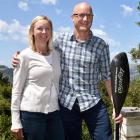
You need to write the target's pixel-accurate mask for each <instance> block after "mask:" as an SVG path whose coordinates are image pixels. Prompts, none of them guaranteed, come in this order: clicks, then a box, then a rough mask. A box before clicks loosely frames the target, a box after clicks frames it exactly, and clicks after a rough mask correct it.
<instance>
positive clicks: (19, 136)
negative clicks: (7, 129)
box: [11, 128, 23, 140]
mask: <svg viewBox="0 0 140 140" xmlns="http://www.w3.org/2000/svg"><path fill="white" fill-rule="evenodd" d="M11 131H12V133H13V134H14V136H15V137H16V138H17V139H20V140H23V129H22V128H19V129H13V130H11Z"/></svg>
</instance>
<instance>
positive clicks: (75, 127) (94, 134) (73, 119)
mask: <svg viewBox="0 0 140 140" xmlns="http://www.w3.org/2000/svg"><path fill="white" fill-rule="evenodd" d="M60 113H61V117H62V121H63V126H64V131H65V136H66V138H65V140H81V139H82V138H81V134H82V120H84V121H85V123H86V125H87V128H88V130H89V133H90V136H91V139H92V140H112V129H111V124H110V120H109V116H108V112H107V109H106V106H105V105H104V103H103V101H102V100H100V101H99V102H98V103H97V105H95V106H94V107H92V108H90V109H88V110H86V111H83V112H80V108H79V105H78V102H77V101H76V102H75V104H74V106H73V108H72V110H69V109H67V108H65V107H63V106H62V105H60Z"/></svg>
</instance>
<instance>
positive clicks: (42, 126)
mask: <svg viewBox="0 0 140 140" xmlns="http://www.w3.org/2000/svg"><path fill="white" fill-rule="evenodd" d="M93 16H94V15H93V11H92V7H91V6H90V5H89V4H88V3H86V2H81V3H78V4H77V5H76V6H75V7H74V9H73V13H72V16H71V18H72V21H73V23H74V31H73V33H64V34H61V35H59V36H58V37H57V38H56V39H55V40H54V41H53V43H52V36H53V35H52V34H53V26H52V22H51V20H50V19H49V18H48V17H46V16H37V17H35V18H34V19H33V20H32V23H31V25H30V28H29V42H30V45H29V46H30V47H28V48H26V49H25V50H23V51H22V52H21V53H20V54H19V55H17V56H14V59H13V66H14V67H15V69H14V77H13V88H12V102H11V112H12V127H11V131H12V132H13V134H14V135H15V136H16V137H17V138H18V139H24V140H81V134H82V120H84V121H85V123H86V125H87V127H88V130H89V133H90V136H91V139H92V140H112V131H111V125H110V120H109V116H108V113H107V109H106V106H105V105H104V103H103V101H102V99H101V97H100V91H99V88H98V87H99V82H100V81H101V80H103V81H104V82H105V86H106V89H107V92H108V95H109V97H110V99H111V101H112V91H111V80H110V55H109V46H108V45H107V44H106V43H105V41H104V40H102V39H101V38H99V37H96V36H94V35H93V33H92V31H91V26H92V21H93ZM113 112H114V111H113ZM114 120H115V122H116V123H121V122H122V115H121V114H120V115H119V116H118V117H116V118H115V117H114Z"/></svg>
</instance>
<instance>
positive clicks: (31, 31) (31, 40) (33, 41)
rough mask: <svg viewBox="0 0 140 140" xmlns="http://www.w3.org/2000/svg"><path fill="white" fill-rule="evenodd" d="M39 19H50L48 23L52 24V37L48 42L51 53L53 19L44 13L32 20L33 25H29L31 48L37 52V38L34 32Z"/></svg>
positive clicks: (48, 50)
mask: <svg viewBox="0 0 140 140" xmlns="http://www.w3.org/2000/svg"><path fill="white" fill-rule="evenodd" d="M39 20H46V21H48V23H49V24H50V27H51V37H50V39H49V41H48V43H47V44H46V48H47V54H49V53H50V52H51V50H52V37H53V25H52V21H51V20H50V19H49V18H48V17H47V16H43V15H41V16H37V17H35V18H34V19H33V20H32V22H31V25H30V27H29V43H30V46H31V49H32V50H33V51H35V52H36V51H37V50H36V46H35V38H34V35H33V32H34V25H35V23H36V22H38V21H39Z"/></svg>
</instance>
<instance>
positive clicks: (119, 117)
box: [112, 109, 123, 124]
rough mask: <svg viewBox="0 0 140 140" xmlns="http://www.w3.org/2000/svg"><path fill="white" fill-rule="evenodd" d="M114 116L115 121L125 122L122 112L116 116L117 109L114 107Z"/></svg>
mask: <svg viewBox="0 0 140 140" xmlns="http://www.w3.org/2000/svg"><path fill="white" fill-rule="evenodd" d="M112 116H113V119H114V121H115V123H120V124H121V123H122V122H123V116H122V114H119V116H117V117H115V109H113V114H112Z"/></svg>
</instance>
